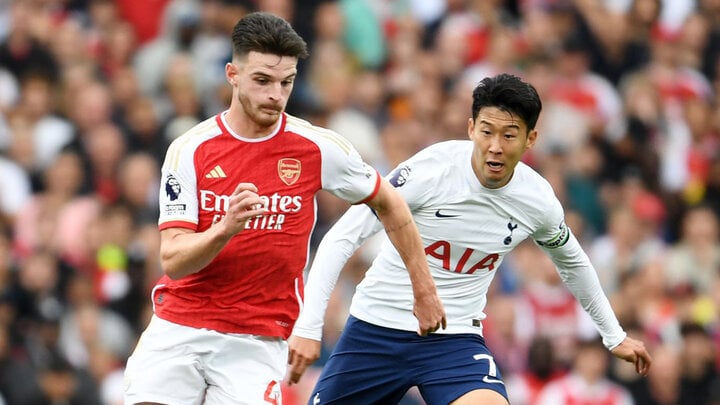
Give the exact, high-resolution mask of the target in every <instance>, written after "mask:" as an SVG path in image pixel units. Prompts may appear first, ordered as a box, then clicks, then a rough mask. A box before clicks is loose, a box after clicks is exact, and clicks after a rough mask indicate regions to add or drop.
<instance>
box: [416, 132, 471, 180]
mask: <svg viewBox="0 0 720 405" xmlns="http://www.w3.org/2000/svg"><path fill="white" fill-rule="evenodd" d="M471 150H472V143H471V142H470V141H460V140H454V141H444V142H438V143H435V144H432V145H430V146H428V147H426V148H425V149H422V150H420V151H419V152H418V153H416V154H415V155H414V156H412V157H411V158H410V159H408V160H407V161H406V162H407V163H409V164H412V165H413V166H424V167H428V168H431V169H432V170H434V171H435V175H436V176H437V174H438V172H439V171H450V170H453V169H454V168H456V167H458V166H459V165H464V164H469V163H470V162H467V161H465V156H467V157H468V158H469V155H468V154H469V153H470V151H471Z"/></svg>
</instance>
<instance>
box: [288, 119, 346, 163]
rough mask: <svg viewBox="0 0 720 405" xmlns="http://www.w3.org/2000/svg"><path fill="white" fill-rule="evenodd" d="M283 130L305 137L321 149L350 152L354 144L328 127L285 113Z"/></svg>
mask: <svg viewBox="0 0 720 405" xmlns="http://www.w3.org/2000/svg"><path fill="white" fill-rule="evenodd" d="M286 117H287V121H286V123H285V132H286V133H289V134H293V135H296V136H299V137H302V138H305V139H307V140H308V141H310V142H313V143H315V144H316V145H317V146H318V147H319V148H321V149H323V150H324V149H330V150H336V151H341V152H343V153H345V154H348V155H349V154H350V153H352V151H354V150H355V148H354V146H353V145H352V143H350V141H348V140H347V139H346V138H345V137H343V136H342V135H340V134H338V133H337V132H335V131H333V130H330V129H328V128H323V127H320V126H317V125H313V124H312V123H310V122H309V121H306V120H304V119H301V118H298V117H295V116H293V115H290V114H286Z"/></svg>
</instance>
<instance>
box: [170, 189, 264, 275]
mask: <svg viewBox="0 0 720 405" xmlns="http://www.w3.org/2000/svg"><path fill="white" fill-rule="evenodd" d="M256 193H257V188H256V187H255V185H254V184H251V183H240V184H238V186H237V188H236V189H235V191H234V192H233V194H232V195H231V196H230V199H229V202H228V209H227V212H226V214H225V216H224V217H223V219H221V220H220V221H219V222H217V223H216V224H213V225H212V226H211V227H210V228H208V229H207V230H206V231H204V232H197V233H196V232H193V231H191V230H189V229H184V228H170V229H165V230H163V231H162V232H160V259H161V263H162V268H163V271H164V272H165V274H167V275H168V277H170V278H171V279H173V280H177V279H180V278H182V277H185V276H187V275H189V274H193V273H197V272H198V271H200V270H201V269H203V268H204V267H205V266H207V265H208V264H209V263H210V262H211V261H212V260H213V259H214V258H215V256H217V255H218V253H220V251H221V250H222V249H223V248H224V247H225V245H227V243H228V242H229V241H230V239H232V237H233V236H235V235H237V234H238V233H240V232H242V231H243V229H244V228H245V223H246V222H247V221H248V220H249V219H251V218H253V217H255V216H258V215H263V214H265V213H266V212H267V210H266V209H265V208H257V207H260V206H261V204H262V201H261V200H260V198H259V197H258V195H257V194H256Z"/></svg>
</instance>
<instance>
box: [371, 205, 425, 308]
mask: <svg viewBox="0 0 720 405" xmlns="http://www.w3.org/2000/svg"><path fill="white" fill-rule="evenodd" d="M373 208H374V209H375V212H376V214H377V216H378V218H379V219H380V221H381V222H382V223H383V226H384V227H385V232H386V234H387V236H388V239H390V242H392V244H393V246H395V249H396V250H397V252H398V254H399V255H400V258H401V259H402V260H403V262H404V263H405V266H406V267H407V270H408V274H409V276H410V281H411V283H412V287H413V293H414V294H415V297H416V298H417V297H418V294H424V293H434V292H435V282H434V281H433V279H432V276H431V275H430V269H429V268H428V265H427V258H426V257H425V250H424V248H423V245H422V239H421V238H420V233H419V232H418V229H417V226H416V225H415V222H414V221H413V218H412V214H411V212H410V209H409V208H408V206H407V204H405V201H404V200H403V199H402V197H401V196H400V195H399V194H396V193H392V194H390V195H389V196H388V198H387V199H386V203H385V205H384V206H382V208H379V207H373Z"/></svg>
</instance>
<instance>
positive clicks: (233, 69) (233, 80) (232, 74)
mask: <svg viewBox="0 0 720 405" xmlns="http://www.w3.org/2000/svg"><path fill="white" fill-rule="evenodd" d="M237 76H238V67H237V65H235V64H234V63H231V62H228V63H226V64H225V79H226V80H227V81H228V83H230V85H232V86H233V87H235V85H237Z"/></svg>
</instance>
